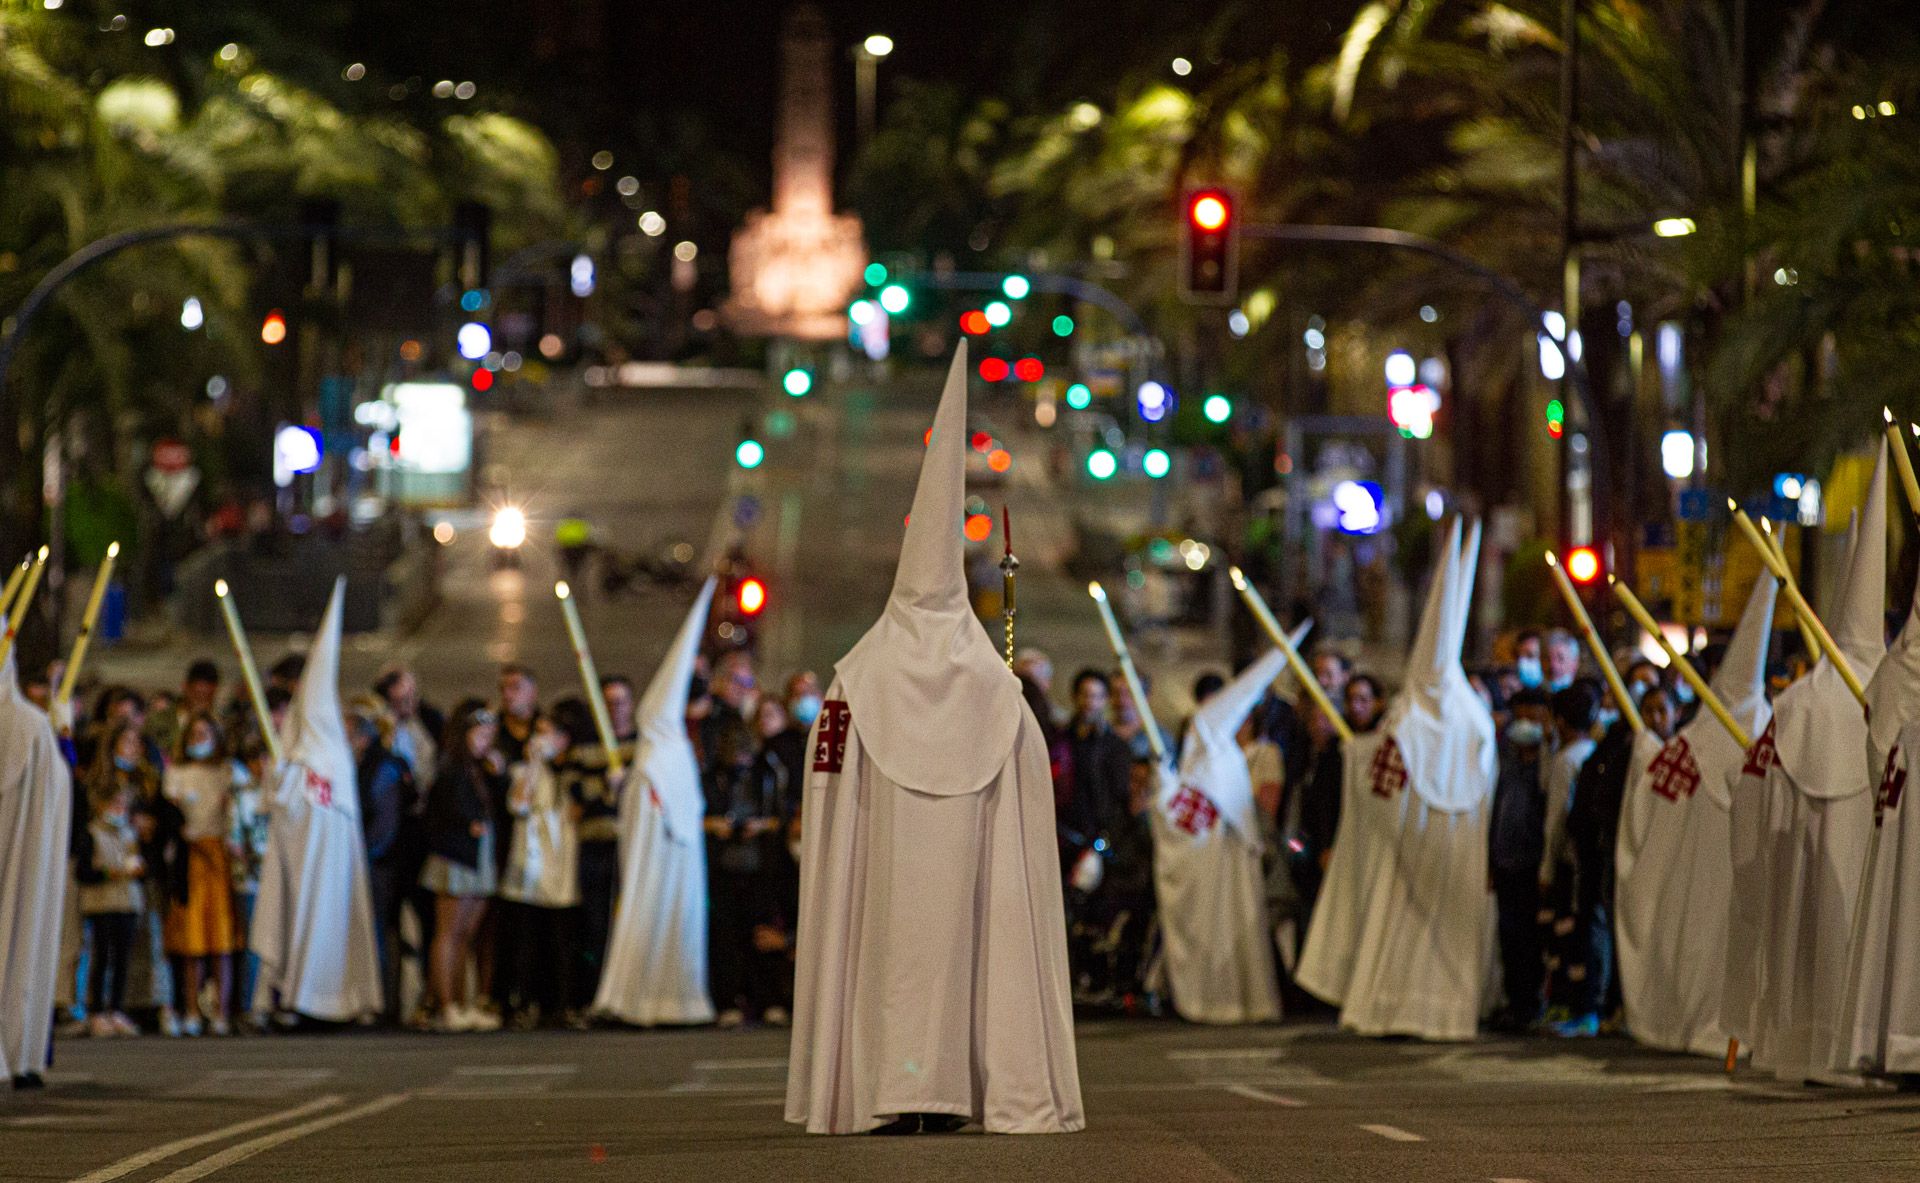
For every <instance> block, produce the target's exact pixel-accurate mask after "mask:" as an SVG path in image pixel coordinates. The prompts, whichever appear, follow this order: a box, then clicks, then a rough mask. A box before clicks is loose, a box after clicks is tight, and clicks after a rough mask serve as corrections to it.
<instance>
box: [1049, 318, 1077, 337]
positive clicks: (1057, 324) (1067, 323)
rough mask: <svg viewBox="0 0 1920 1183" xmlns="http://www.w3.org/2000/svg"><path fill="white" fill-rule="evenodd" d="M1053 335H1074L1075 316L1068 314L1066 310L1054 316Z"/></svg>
mask: <svg viewBox="0 0 1920 1183" xmlns="http://www.w3.org/2000/svg"><path fill="white" fill-rule="evenodd" d="M1053 335H1054V336H1056V337H1071V336H1073V318H1072V317H1071V316H1068V315H1067V314H1066V313H1064V312H1063V313H1061V314H1060V315H1059V316H1056V317H1054V318H1053Z"/></svg>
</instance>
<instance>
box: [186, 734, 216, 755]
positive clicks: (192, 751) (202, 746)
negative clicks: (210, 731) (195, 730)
mask: <svg viewBox="0 0 1920 1183" xmlns="http://www.w3.org/2000/svg"><path fill="white" fill-rule="evenodd" d="M212 755H213V741H212V740H210V739H209V740H203V741H201V742H199V743H190V744H188V745H187V759H189V760H205V759H207V758H208V757H210V756H212Z"/></svg>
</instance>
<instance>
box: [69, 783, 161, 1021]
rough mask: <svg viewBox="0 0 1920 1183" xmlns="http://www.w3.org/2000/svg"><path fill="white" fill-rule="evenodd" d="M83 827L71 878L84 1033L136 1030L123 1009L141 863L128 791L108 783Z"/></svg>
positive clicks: (139, 896)
mask: <svg viewBox="0 0 1920 1183" xmlns="http://www.w3.org/2000/svg"><path fill="white" fill-rule="evenodd" d="M91 805H92V808H91V810H90V816H89V819H88V823H87V828H86V830H85V831H84V832H83V833H82V834H81V835H80V837H79V839H78V841H76V842H75V844H74V846H75V856H76V857H75V859H74V878H75V880H76V881H77V882H78V884H79V897H80V915H81V916H82V918H84V920H85V921H86V925H87V935H88V939H89V942H90V945H91V948H90V950H89V955H88V973H87V1013H88V1015H90V1016H91V1018H90V1019H89V1020H88V1026H87V1031H88V1034H91V1035H95V1036H100V1037H108V1036H114V1035H138V1034H140V1029H139V1028H138V1027H136V1026H134V1024H133V1020H132V1019H129V1018H128V1017H127V1014H126V1010H125V1007H126V1002H127V966H128V964H129V962H130V960H131V958H132V955H133V941H134V936H135V934H136V932H137V930H138V926H139V920H140V913H141V903H142V892H141V890H140V886H141V882H140V881H141V880H142V879H143V878H145V876H146V872H147V867H146V862H145V860H143V859H142V858H141V857H140V835H139V832H138V831H137V830H136V829H135V828H134V824H133V816H132V808H133V792H132V790H130V789H127V788H125V787H121V786H109V787H108V788H107V789H106V790H105V791H104V792H101V793H97V794H95V795H94V796H93V799H92V802H91Z"/></svg>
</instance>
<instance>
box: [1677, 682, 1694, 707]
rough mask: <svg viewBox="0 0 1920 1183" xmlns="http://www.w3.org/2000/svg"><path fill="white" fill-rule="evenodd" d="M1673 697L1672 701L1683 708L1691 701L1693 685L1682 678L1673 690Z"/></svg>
mask: <svg viewBox="0 0 1920 1183" xmlns="http://www.w3.org/2000/svg"><path fill="white" fill-rule="evenodd" d="M1673 697H1674V700H1675V701H1677V702H1678V703H1680V705H1681V706H1685V705H1686V704H1688V703H1690V702H1692V701H1693V685H1692V684H1691V683H1690V682H1688V681H1687V680H1686V679H1684V678H1682V679H1681V680H1680V684H1679V685H1677V686H1675V687H1674V688H1673Z"/></svg>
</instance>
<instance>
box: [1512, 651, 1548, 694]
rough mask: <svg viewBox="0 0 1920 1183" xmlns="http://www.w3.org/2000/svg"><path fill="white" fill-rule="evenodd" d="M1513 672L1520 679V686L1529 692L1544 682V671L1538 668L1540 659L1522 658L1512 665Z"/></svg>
mask: <svg viewBox="0 0 1920 1183" xmlns="http://www.w3.org/2000/svg"><path fill="white" fill-rule="evenodd" d="M1513 672H1514V675H1515V676H1516V677H1518V678H1519V679H1520V684H1521V685H1522V686H1525V687H1526V688H1527V689H1529V690H1532V689H1533V688H1534V687H1536V686H1538V685H1540V683H1542V682H1544V681H1546V671H1544V670H1542V669H1541V668H1540V659H1539V658H1537V657H1522V658H1521V659H1520V660H1518V661H1516V662H1514V663H1513Z"/></svg>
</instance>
